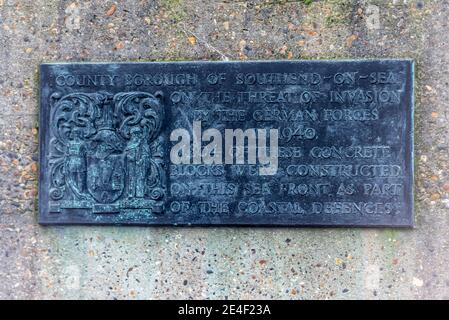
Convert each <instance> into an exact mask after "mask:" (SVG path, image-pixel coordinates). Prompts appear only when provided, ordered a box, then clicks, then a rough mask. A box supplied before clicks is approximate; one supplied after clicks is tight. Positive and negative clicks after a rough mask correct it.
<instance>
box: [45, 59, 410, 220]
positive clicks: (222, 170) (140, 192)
mask: <svg viewBox="0 0 449 320" xmlns="http://www.w3.org/2000/svg"><path fill="white" fill-rule="evenodd" d="M238 129H241V130H243V131H244V133H246V138H248V139H250V140H242V141H241V142H242V143H240V144H239V139H238V138H235V137H234V138H235V139H234V138H233V136H232V135H236V136H238V133H239V132H238ZM214 130H215V131H214ZM273 130H274V131H273ZM268 132H269V134H268ZM228 133H229V135H228ZM211 136H213V139H212V138H211ZM253 137H254V138H255V140H254V143H251V138H253ZM256 138H257V139H256ZM185 141H188V148H187V149H183V148H182V147H181V148H180V147H179V146H180V145H181V143H182V142H185ZM212 142H214V143H212ZM248 142H249V143H248ZM274 142H277V143H278V146H279V147H278V148H277V149H276V150H277V153H276V152H274V150H275V148H276V146H277V145H276V144H275V143H274ZM229 145H232V147H231V148H232V149H226V146H229ZM208 146H209V147H211V146H213V147H214V148H213V150H214V151H213V152H212V153H211V152H210V151H211V148H208ZM265 146H266V148H265ZM229 150H231V151H233V152H232V154H231V155H230V156H229V158H228V155H229ZM239 150H243V152H241V154H242V155H243V157H242V158H239ZM272 150H273V152H272ZM40 152H41V153H40V170H41V171H40V192H39V211H40V213H39V221H40V223H42V224H143V225H171V224H177V225H292V226H301V225H318V226H320V225H336V226H341V225H347V226H412V225H413V62H412V61H410V60H376V61H369V60H367V61H276V62H273V61H271V62H266V61H265V62H244V63H242V62H219V63H213V62H185V63H119V64H115V63H111V64H44V65H42V66H41V114H40ZM208 154H209V156H210V155H212V157H209V158H208V157H207V155H208ZM264 156H265V157H264ZM211 161H212V162H211Z"/></svg>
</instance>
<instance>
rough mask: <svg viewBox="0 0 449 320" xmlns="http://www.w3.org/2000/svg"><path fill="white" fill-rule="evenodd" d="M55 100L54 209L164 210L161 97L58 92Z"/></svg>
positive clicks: (50, 158)
mask: <svg viewBox="0 0 449 320" xmlns="http://www.w3.org/2000/svg"><path fill="white" fill-rule="evenodd" d="M51 98H52V103H51V115H50V117H51V119H50V123H51V129H50V130H51V132H50V135H51V138H50V146H49V148H48V150H49V154H48V155H47V159H48V161H49V163H48V164H49V169H50V173H51V175H50V179H51V182H50V198H51V200H52V205H51V211H52V212H60V211H61V209H85V210H92V212H93V213H119V212H124V211H126V210H127V209H133V210H135V209H141V210H145V211H144V212H149V213H160V212H162V211H163V204H164V199H165V196H166V177H165V170H164V163H163V154H164V141H163V138H162V137H161V136H160V132H161V126H162V123H163V120H164V109H163V105H162V98H163V97H162V93H160V92H156V93H155V94H150V93H146V92H122V93H117V94H114V95H113V94H111V93H108V92H96V93H71V94H67V95H65V96H61V95H60V94H58V93H55V94H53V95H52V97H51Z"/></svg>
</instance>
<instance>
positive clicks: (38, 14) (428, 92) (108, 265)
mask: <svg viewBox="0 0 449 320" xmlns="http://www.w3.org/2000/svg"><path fill="white" fill-rule="evenodd" d="M305 2H310V1H287V0H283V1H281V0H259V1H248V2H246V1H228V0H223V1H218V0H213V1H207V0H203V1H200V0H166V1H151V0H141V1H117V2H112V1H44V0H33V1H17V0H0V43H1V45H0V112H1V115H2V116H1V117H0V127H1V130H0V255H1V258H0V279H1V281H0V298H3V299H18V298H31V299H43V298H46V299H56V298H57V299H71V298H75V299H102V298H105V299H116V298H117V299H160V298H169V299H173V298H196V299H203V298H212V299H213V298H218V299H225V298H249V299H252V298H268V299H275V298H284V299H348V298H351V299H352V298H366V299H383V298H387V299H397V298H419V299H421V298H445V299H449V269H448V264H449V172H448V164H449V161H448V154H449V153H448V147H449V145H448V143H449V133H448V132H449V130H448V129H449V124H448V123H449V122H448V120H449V113H448V108H449V105H448V101H449V90H448V84H449V63H448V62H449V1H446V0H439V1H430V0H429V1H424V0H423V1H414V0H407V1H405V0H388V1H387V0H383V1H380V0H377V1H374V0H365V1H363V0H359V1H356V0H321V1H311V4H305ZM372 57H379V58H387V57H388V58H413V59H415V60H416V67H417V69H416V84H415V85H416V114H415V121H416V128H415V132H416V134H415V140H416V145H415V150H416V153H415V157H416V163H415V165H416V177H415V178H416V183H415V188H416V200H415V202H416V204H415V206H416V228H415V229H413V230H402V229H400V230H395V229H342V228H340V229H328V228H326V229H307V228H302V229H295V228H154V227H151V228H137V227H126V228H124V227H41V226H39V225H38V224H37V183H38V182H37V169H38V163H37V152H38V143H37V134H38V130H39V128H38V126H37V124H38V121H37V120H38V89H37V88H38V77H39V75H38V72H37V70H38V65H39V63H41V62H55V61H150V60H151V61H153V60H223V59H229V60H245V59H323V58H372Z"/></svg>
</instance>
